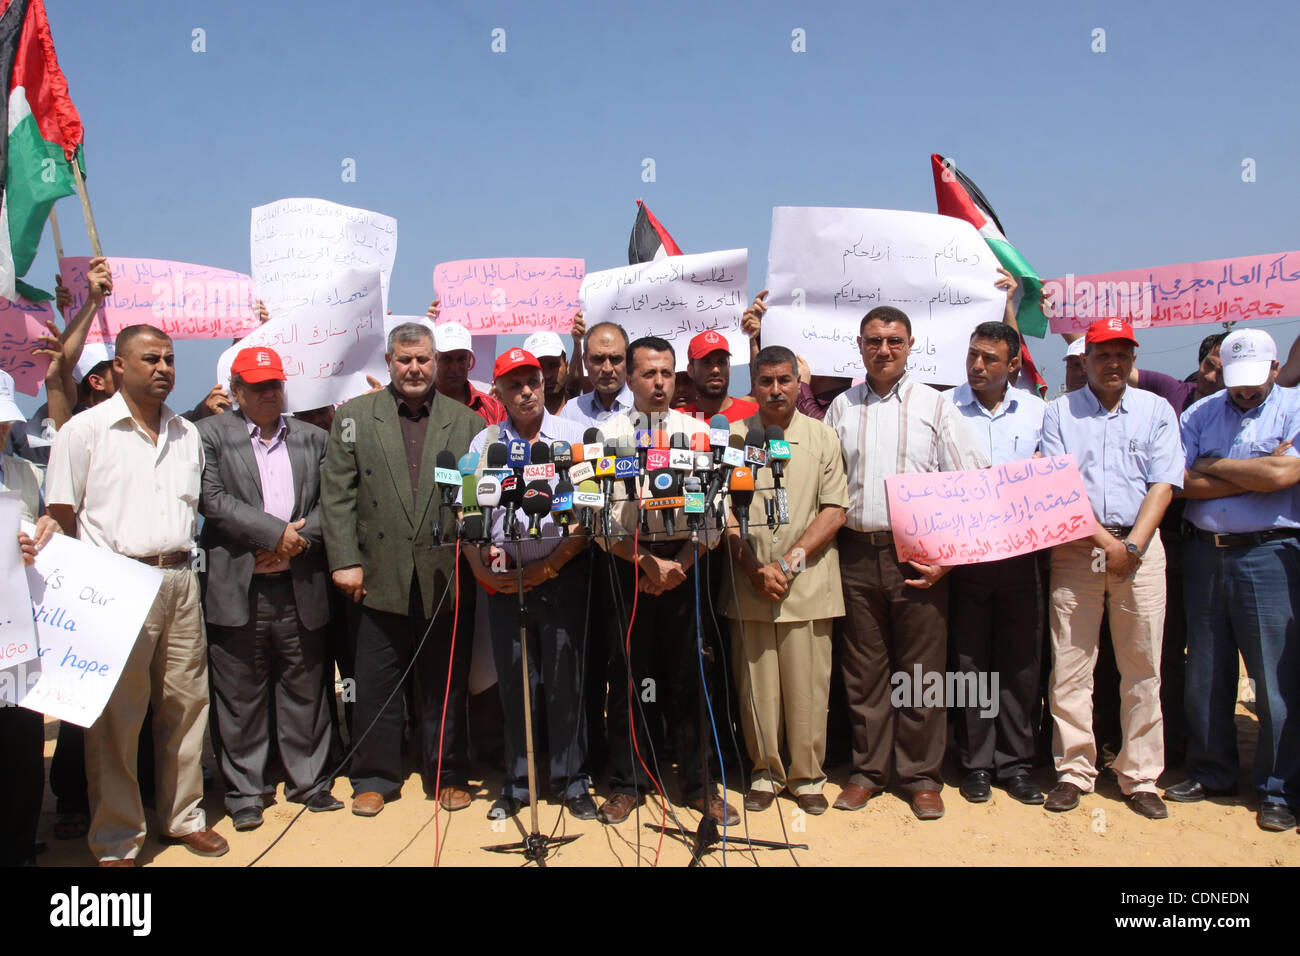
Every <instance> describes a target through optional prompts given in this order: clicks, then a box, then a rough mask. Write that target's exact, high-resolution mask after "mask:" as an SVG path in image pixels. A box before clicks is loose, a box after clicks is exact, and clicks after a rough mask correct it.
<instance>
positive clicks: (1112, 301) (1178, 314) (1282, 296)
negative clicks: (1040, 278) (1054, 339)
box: [1043, 252, 1300, 332]
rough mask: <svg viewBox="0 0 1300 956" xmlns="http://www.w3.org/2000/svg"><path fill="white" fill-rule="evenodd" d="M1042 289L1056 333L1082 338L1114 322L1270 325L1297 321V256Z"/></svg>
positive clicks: (1111, 276) (1141, 272)
mask: <svg viewBox="0 0 1300 956" xmlns="http://www.w3.org/2000/svg"><path fill="white" fill-rule="evenodd" d="M1043 289H1044V291H1045V292H1049V293H1050V296H1047V295H1045V296H1044V304H1043V313H1044V314H1045V315H1046V316H1047V317H1048V318H1049V319H1050V320H1051V327H1052V331H1053V332H1086V331H1087V329H1088V326H1089V325H1091V324H1092V323H1093V322H1095V321H1096V320H1097V319H1108V318H1111V317H1112V316H1119V317H1120V318H1122V319H1125V320H1127V321H1129V322H1131V323H1132V325H1133V327H1134V328H1151V329H1155V328H1164V327H1166V326H1172V325H1196V324H1198V323H1203V322H1251V321H1256V320H1259V319H1275V318H1278V317H1279V316H1294V315H1300V252H1274V253H1270V254H1268V255H1263V256H1245V257H1244V258H1240V259H1211V260H1209V261H1208V262H1187V263H1184V264H1183V265H1177V266H1159V267H1157V268H1155V269H1129V270H1127V271H1125V272H1103V273H1098V274H1096V275H1086V276H1076V275H1067V276H1066V277H1065V278H1063V279H1050V280H1048V281H1047V282H1044V283H1043ZM1049 304H1050V307H1049Z"/></svg>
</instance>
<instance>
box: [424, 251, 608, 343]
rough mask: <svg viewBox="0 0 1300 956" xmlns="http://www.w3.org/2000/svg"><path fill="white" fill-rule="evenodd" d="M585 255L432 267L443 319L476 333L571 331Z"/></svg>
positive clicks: (472, 261) (485, 260)
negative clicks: (582, 257)
mask: <svg viewBox="0 0 1300 956" xmlns="http://www.w3.org/2000/svg"><path fill="white" fill-rule="evenodd" d="M585 274H586V263H585V262H584V261H583V260H582V259H462V260H460V261H458V262H443V263H441V264H439V265H438V266H436V267H434V270H433V284H434V287H435V288H436V289H437V290H438V299H439V308H440V311H439V313H438V321H439V322H459V323H460V324H461V325H463V326H465V328H467V329H469V330H470V332H472V333H474V334H475V335H510V334H512V333H520V332H556V333H559V334H561V335H564V334H567V333H568V332H569V330H570V329H572V328H573V314H574V313H575V312H577V311H578V309H580V308H581V305H580V304H579V302H578V287H579V286H580V285H581V284H582V277H583V275H585Z"/></svg>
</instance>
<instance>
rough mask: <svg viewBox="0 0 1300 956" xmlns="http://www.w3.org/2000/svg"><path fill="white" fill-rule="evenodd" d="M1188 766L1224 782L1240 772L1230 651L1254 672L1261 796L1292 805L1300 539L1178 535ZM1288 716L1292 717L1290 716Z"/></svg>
mask: <svg viewBox="0 0 1300 956" xmlns="http://www.w3.org/2000/svg"><path fill="white" fill-rule="evenodd" d="M1185 555H1186V565H1185V573H1186V578H1185V591H1184V604H1185V606H1186V608H1187V696H1186V709H1187V736H1188V740H1187V769H1188V771H1189V772H1190V774H1191V777H1192V779H1194V780H1196V781H1197V782H1199V783H1200V784H1201V785H1202V786H1204V787H1209V788H1211V789H1221V790H1228V789H1232V788H1234V787H1235V786H1236V782H1237V773H1238V766H1239V762H1238V758H1237V728H1236V722H1235V720H1234V712H1235V710H1236V703H1237V652H1238V651H1240V652H1241V656H1242V657H1243V658H1244V659H1245V662H1246V673H1247V674H1249V675H1250V677H1251V678H1253V679H1254V681H1255V701H1256V703H1255V708H1256V713H1257V715H1258V717H1259V742H1258V744H1257V745H1256V749H1255V766H1254V770H1253V772H1252V774H1251V782H1252V784H1253V785H1254V787H1255V789H1256V790H1258V791H1259V795H1260V800H1261V801H1263V802H1265V803H1289V804H1291V805H1293V806H1295V805H1300V727H1297V724H1296V720H1297V719H1300V634H1298V633H1297V626H1296V612H1295V603H1294V602H1295V596H1296V595H1297V594H1300V540H1296V539H1286V540H1281V541H1270V542H1266V543H1264V544H1260V545H1256V546H1254V547H1243V548H1216V547H1215V546H1214V545H1212V544H1210V543H1209V542H1207V541H1197V540H1194V539H1189V540H1188V541H1187V542H1186V551H1185ZM1288 715H1290V716H1291V717H1293V718H1295V719H1293V720H1291V721H1290V722H1288V720H1287V717H1288Z"/></svg>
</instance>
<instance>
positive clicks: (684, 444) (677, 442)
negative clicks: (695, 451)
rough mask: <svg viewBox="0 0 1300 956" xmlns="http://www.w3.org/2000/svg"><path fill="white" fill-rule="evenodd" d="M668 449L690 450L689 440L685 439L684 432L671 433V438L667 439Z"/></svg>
mask: <svg viewBox="0 0 1300 956" xmlns="http://www.w3.org/2000/svg"><path fill="white" fill-rule="evenodd" d="M668 447H669V448H690V447H691V440H690V438H688V437H687V435H686V432H673V437H672V438H670V439H668Z"/></svg>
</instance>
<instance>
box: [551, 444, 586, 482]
mask: <svg viewBox="0 0 1300 956" xmlns="http://www.w3.org/2000/svg"><path fill="white" fill-rule="evenodd" d="M575 461H582V449H581V448H579V449H578V454H577V455H576V456H575V455H574V454H573V446H572V445H570V444H569V443H568V442H567V441H557V442H552V443H551V464H553V465H554V466H555V473H556V474H557V475H559V476H560V478H561V479H567V478H568V477H569V469H570V468H572V467H573V463H574V462H575Z"/></svg>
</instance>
